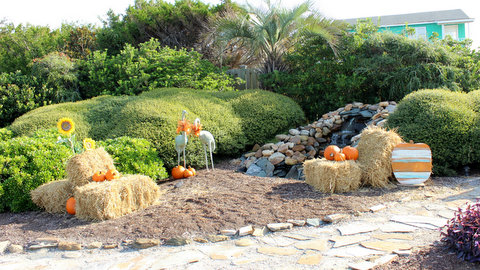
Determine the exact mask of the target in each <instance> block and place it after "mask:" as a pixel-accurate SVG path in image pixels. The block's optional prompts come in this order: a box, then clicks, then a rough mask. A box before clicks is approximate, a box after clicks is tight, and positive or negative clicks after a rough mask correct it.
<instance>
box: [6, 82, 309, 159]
mask: <svg viewBox="0 0 480 270" xmlns="http://www.w3.org/2000/svg"><path fill="white" fill-rule="evenodd" d="M182 110H186V111H187V112H188V114H187V119H188V120H190V121H191V122H193V121H194V119H195V118H197V117H198V118H200V119H201V123H202V125H203V128H204V130H208V131H210V132H211V133H212V134H213V136H214V137H215V140H216V143H217V149H216V151H215V152H216V153H218V154H222V155H235V154H239V153H241V152H242V151H244V149H246V147H247V146H250V145H253V144H255V143H263V142H265V141H267V140H268V139H271V138H272V137H273V136H275V134H278V133H279V132H281V131H283V130H285V129H288V128H290V127H294V126H297V125H299V124H300V123H302V122H303V121H304V120H305V116H304V113H303V111H302V110H301V108H300V107H299V106H298V105H297V104H296V103H295V102H294V101H293V100H291V99H290V98H288V97H285V96H282V95H279V94H275V93H272V92H268V91H263V90H245V91H235V92H213V91H202V90H193V89H179V88H162V89H156V90H152V91H148V92H143V93H142V94H140V95H138V96H120V97H113V96H100V97H96V98H93V99H89V100H83V101H79V102H75V103H72V102H70V103H62V104H55V105H49V106H45V107H42V108H38V109H35V110H33V111H31V112H28V113H26V114H25V115H23V116H21V117H19V118H17V119H16V120H15V121H14V122H13V123H12V125H11V126H10V129H11V130H12V131H13V132H14V133H15V134H19V135H23V134H29V133H31V132H34V131H35V130H37V129H41V128H47V127H54V126H55V125H56V122H57V120H58V119H59V118H61V117H70V118H72V119H73V121H74V122H75V124H76V134H77V136H78V137H79V138H84V137H91V138H93V139H95V140H105V139H112V138H117V137H121V136H129V137H134V138H144V139H147V140H149V141H150V142H151V143H152V144H153V145H154V146H155V148H156V149H157V151H158V153H159V156H160V158H161V159H162V160H163V161H164V162H165V165H166V166H167V167H169V168H171V167H173V166H175V165H176V163H177V152H176V151H175V142H174V138H175V136H177V134H176V127H177V121H178V120H180V117H181V113H182ZM186 150H187V151H186V153H187V163H188V164H189V165H191V166H204V162H205V161H204V156H203V147H202V145H201V144H200V142H199V140H198V139H197V138H196V137H193V136H189V142H188V144H187V149H186Z"/></svg>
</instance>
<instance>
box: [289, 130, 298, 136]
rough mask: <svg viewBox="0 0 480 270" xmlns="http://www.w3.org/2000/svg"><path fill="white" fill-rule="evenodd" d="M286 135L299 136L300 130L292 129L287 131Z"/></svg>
mask: <svg viewBox="0 0 480 270" xmlns="http://www.w3.org/2000/svg"><path fill="white" fill-rule="evenodd" d="M288 133H290V135H292V136H297V135H300V130H298V129H294V128H292V129H290V130H289V131H288Z"/></svg>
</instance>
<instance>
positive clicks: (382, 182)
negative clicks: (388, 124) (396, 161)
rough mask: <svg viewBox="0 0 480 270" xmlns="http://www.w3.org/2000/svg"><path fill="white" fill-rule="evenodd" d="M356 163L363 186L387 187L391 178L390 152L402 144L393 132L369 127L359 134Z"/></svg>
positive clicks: (400, 139)
mask: <svg viewBox="0 0 480 270" xmlns="http://www.w3.org/2000/svg"><path fill="white" fill-rule="evenodd" d="M360 134H361V137H360V141H359V142H358V146H357V149H358V153H359V157H358V162H359V163H360V166H361V168H362V171H363V174H362V181H363V184H365V185H369V186H372V187H388V186H389V183H390V179H391V178H392V173H393V171H392V151H393V148H394V147H395V146H396V145H397V144H399V143H401V142H403V140H402V138H400V136H399V135H398V134H397V133H396V132H395V131H393V130H386V129H384V128H381V127H376V126H369V127H367V128H365V129H363V130H362V132H361V133H360Z"/></svg>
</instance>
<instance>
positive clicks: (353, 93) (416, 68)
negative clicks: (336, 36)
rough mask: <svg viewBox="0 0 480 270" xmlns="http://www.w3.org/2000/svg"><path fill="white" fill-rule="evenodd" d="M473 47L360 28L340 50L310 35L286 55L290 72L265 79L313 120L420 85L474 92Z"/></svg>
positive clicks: (477, 74) (479, 74) (478, 66)
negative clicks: (324, 114)
mask: <svg viewBox="0 0 480 270" xmlns="http://www.w3.org/2000/svg"><path fill="white" fill-rule="evenodd" d="M359 25H361V24H359ZM359 27H360V26H359ZM357 30H358V29H357ZM469 45H470V43H469V42H468V41H462V42H454V41H451V40H450V41H448V40H447V41H435V42H429V41H426V40H421V39H417V40H415V39H409V38H407V37H406V36H403V35H397V34H393V33H390V32H388V31H387V32H382V33H377V32H374V33H371V32H370V33H364V32H362V31H359V32H357V33H352V34H350V35H346V36H345V37H344V38H343V39H342V42H341V45H340V46H339V47H340V48H339V52H338V54H334V53H333V52H332V50H331V49H329V46H328V45H327V43H326V42H325V41H324V40H323V39H319V38H315V39H305V40H304V41H303V42H301V43H298V44H297V47H296V48H295V50H294V51H293V52H291V53H290V54H289V55H288V57H287V58H286V61H287V64H288V65H289V67H290V71H289V72H279V73H277V74H275V73H271V74H267V75H266V76H264V77H263V78H262V83H263V85H264V86H266V87H268V88H270V89H272V90H273V91H275V92H277V93H282V94H285V95H287V96H290V97H292V98H294V99H295V100H296V101H297V102H298V103H299V104H300V105H301V106H302V108H303V110H304V111H305V112H306V114H307V116H308V118H310V119H317V118H318V117H319V116H321V115H322V114H323V113H325V112H328V111H330V110H333V109H336V108H338V107H340V106H343V105H344V104H345V103H348V102H352V101H360V102H364V103H376V102H378V101H382V100H396V101H398V100H401V99H402V98H403V97H404V96H405V95H407V94H409V93H411V92H413V91H416V90H418V89H433V88H446V89H450V90H455V91H458V90H463V91H467V92H468V91H471V90H474V89H477V88H479V87H480V61H478V53H475V52H474V51H472V50H471V49H470V47H469Z"/></svg>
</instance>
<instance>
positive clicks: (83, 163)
mask: <svg viewBox="0 0 480 270" xmlns="http://www.w3.org/2000/svg"><path fill="white" fill-rule="evenodd" d="M109 169H115V166H114V165H113V159H112V157H111V156H110V155H109V154H108V153H107V151H105V149H103V148H97V149H93V150H87V151H85V152H83V153H81V154H78V155H75V156H74V157H72V158H71V159H70V160H69V161H68V163H67V166H66V171H67V178H68V179H69V180H70V182H71V183H72V185H73V186H74V187H78V186H83V185H86V184H88V183H90V182H91V180H92V176H93V175H94V174H95V173H96V172H98V171H102V172H107V171H108V170H109Z"/></svg>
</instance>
